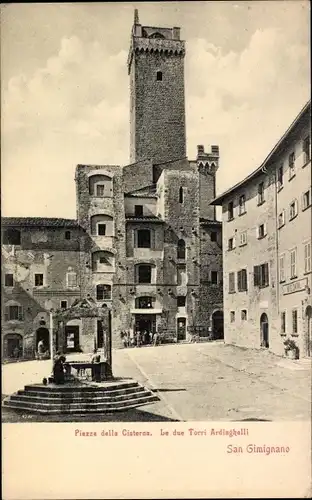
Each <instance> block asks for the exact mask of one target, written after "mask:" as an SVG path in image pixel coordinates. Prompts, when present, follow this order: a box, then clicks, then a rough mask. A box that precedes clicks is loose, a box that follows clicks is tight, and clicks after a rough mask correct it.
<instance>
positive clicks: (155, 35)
mask: <svg viewBox="0 0 312 500" xmlns="http://www.w3.org/2000/svg"><path fill="white" fill-rule="evenodd" d="M149 38H165V37H164V35H162V33H159V32H158V31H156V32H155V33H152V34H151V35H150V36H149Z"/></svg>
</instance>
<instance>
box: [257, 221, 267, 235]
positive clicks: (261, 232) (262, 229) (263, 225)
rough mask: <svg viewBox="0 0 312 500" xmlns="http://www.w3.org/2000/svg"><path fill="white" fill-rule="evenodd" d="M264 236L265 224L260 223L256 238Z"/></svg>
mask: <svg viewBox="0 0 312 500" xmlns="http://www.w3.org/2000/svg"><path fill="white" fill-rule="evenodd" d="M265 236H266V225H265V224H260V226H258V239H261V238H264V237H265Z"/></svg>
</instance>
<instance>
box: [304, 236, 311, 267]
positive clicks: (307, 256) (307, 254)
mask: <svg viewBox="0 0 312 500" xmlns="http://www.w3.org/2000/svg"><path fill="white" fill-rule="evenodd" d="M304 272H305V273H309V272H311V243H305V245H304Z"/></svg>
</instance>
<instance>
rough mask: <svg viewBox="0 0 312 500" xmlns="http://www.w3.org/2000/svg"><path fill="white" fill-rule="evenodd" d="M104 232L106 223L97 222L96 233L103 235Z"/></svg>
mask: <svg viewBox="0 0 312 500" xmlns="http://www.w3.org/2000/svg"><path fill="white" fill-rule="evenodd" d="M105 234H106V224H98V235H99V236H105Z"/></svg>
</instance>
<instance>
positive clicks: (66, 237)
mask: <svg viewBox="0 0 312 500" xmlns="http://www.w3.org/2000/svg"><path fill="white" fill-rule="evenodd" d="M65 240H70V231H65Z"/></svg>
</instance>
